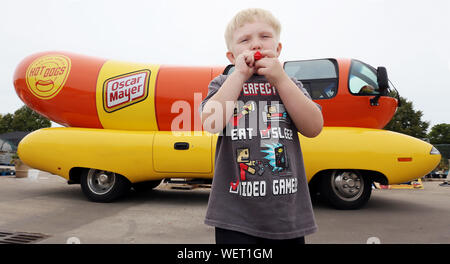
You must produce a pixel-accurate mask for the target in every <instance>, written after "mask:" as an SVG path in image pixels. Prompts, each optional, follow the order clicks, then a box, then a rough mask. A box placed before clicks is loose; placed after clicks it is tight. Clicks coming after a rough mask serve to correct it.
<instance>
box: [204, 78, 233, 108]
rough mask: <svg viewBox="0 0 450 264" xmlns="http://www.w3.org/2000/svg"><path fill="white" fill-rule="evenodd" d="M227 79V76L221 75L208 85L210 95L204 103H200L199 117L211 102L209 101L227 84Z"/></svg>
mask: <svg viewBox="0 0 450 264" xmlns="http://www.w3.org/2000/svg"><path fill="white" fill-rule="evenodd" d="M226 79H227V75H223V74H221V75H219V76H217V77H216V78H214V79H213V80H212V81H211V82H210V83H209V85H208V94H207V95H206V97H205V99H203V101H202V102H201V103H200V105H199V107H198V113H199V115H201V114H202V112H203V107H204V106H205V104H206V103H207V102H208V101H209V99H210V98H211V97H213V95H215V94H216V93H217V91H218V90H219V89H220V87H222V84H223V83H224V82H225V80H226Z"/></svg>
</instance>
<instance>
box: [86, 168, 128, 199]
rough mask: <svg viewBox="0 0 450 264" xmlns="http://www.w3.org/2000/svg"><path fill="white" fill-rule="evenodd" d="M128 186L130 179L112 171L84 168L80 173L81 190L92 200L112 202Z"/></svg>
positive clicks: (124, 191)
mask: <svg viewBox="0 0 450 264" xmlns="http://www.w3.org/2000/svg"><path fill="white" fill-rule="evenodd" d="M130 188H131V183H130V181H128V179H127V178H125V177H124V176H122V175H120V174H117V173H114V172H110V171H105V170H97V169H86V170H84V171H83V173H82V175H81V190H82V191H83V193H84V194H85V195H86V197H87V198H88V199H89V200H91V201H93V202H98V203H109V202H112V201H114V200H116V199H117V198H119V197H121V196H122V195H124V194H126V193H127V192H128V191H129V190H130Z"/></svg>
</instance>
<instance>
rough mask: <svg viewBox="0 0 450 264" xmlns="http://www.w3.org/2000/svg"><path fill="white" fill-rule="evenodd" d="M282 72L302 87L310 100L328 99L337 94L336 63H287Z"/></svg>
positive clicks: (328, 61)
mask: <svg viewBox="0 0 450 264" xmlns="http://www.w3.org/2000/svg"><path fill="white" fill-rule="evenodd" d="M284 70H285V71H286V73H287V75H288V76H289V77H294V78H296V79H297V80H300V81H301V82H302V83H303V86H304V87H305V89H306V90H307V91H308V93H309V94H310V95H311V98H312V99H329V98H332V97H334V96H336V94H337V89H338V77H337V76H338V74H337V66H336V61H334V60H329V59H320V60H304V61H288V62H286V63H284Z"/></svg>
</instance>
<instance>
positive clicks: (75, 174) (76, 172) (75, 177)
mask: <svg viewBox="0 0 450 264" xmlns="http://www.w3.org/2000/svg"><path fill="white" fill-rule="evenodd" d="M83 170H86V168H81V167H74V168H72V169H70V171H69V183H70V184H79V183H81V181H80V179H81V173H82V172H83Z"/></svg>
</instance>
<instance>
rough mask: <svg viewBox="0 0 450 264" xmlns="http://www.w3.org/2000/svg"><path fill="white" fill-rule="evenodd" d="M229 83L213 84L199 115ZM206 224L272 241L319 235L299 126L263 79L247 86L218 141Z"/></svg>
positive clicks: (255, 77)
mask: <svg viewBox="0 0 450 264" xmlns="http://www.w3.org/2000/svg"><path fill="white" fill-rule="evenodd" d="M226 78H227V76H226V75H219V76H218V77H216V78H215V79H214V80H212V81H211V83H210V85H209V87H208V95H207V96H206V98H205V99H204V100H203V101H202V103H201V105H200V107H199V109H198V110H199V111H200V112H201V111H202V109H203V106H204V105H205V103H206V102H207V101H208V100H209V99H210V98H211V97H212V96H213V95H214V94H215V93H216V92H217V91H218V90H219V88H220V87H221V86H222V84H223V83H224V82H225V80H226ZM293 81H294V82H295V83H296V84H297V86H298V87H299V89H301V90H302V91H303V93H304V94H305V95H306V96H307V97H308V98H311V97H310V96H309V94H308V92H307V91H306V90H305V89H304V88H303V86H302V84H301V82H299V81H297V80H295V79H293ZM319 108H320V107H319ZM205 224H207V225H212V226H215V227H219V228H224V229H230V230H234V231H239V232H243V233H246V234H250V235H253V236H257V237H263V238H270V239H291V238H295V237H301V236H305V235H308V234H311V233H314V232H315V231H316V230H317V225H316V223H315V219H314V213H313V210H312V205H311V199H310V196H309V190H308V182H307V180H306V175H305V169H304V165H303V155H302V152H301V149H300V143H299V139H298V135H297V129H296V126H295V124H294V123H293V121H292V120H291V119H290V117H289V114H288V113H287V111H286V109H285V107H284V105H283V103H282V101H281V99H280V97H279V95H278V93H277V90H276V88H275V87H274V86H272V85H271V84H270V83H269V82H268V81H267V80H266V79H265V77H264V76H258V75H253V76H252V77H251V78H250V79H249V80H247V82H246V83H245V84H244V85H243V87H242V90H241V93H240V95H239V97H238V100H237V102H236V104H235V108H234V115H233V116H232V117H231V119H230V120H229V122H228V123H227V126H226V127H225V128H224V129H223V131H222V132H221V133H220V135H219V137H218V140H217V146H216V153H215V170H214V178H213V182H212V188H211V193H210V196H209V202H208V209H207V212H206V218H205Z"/></svg>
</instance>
